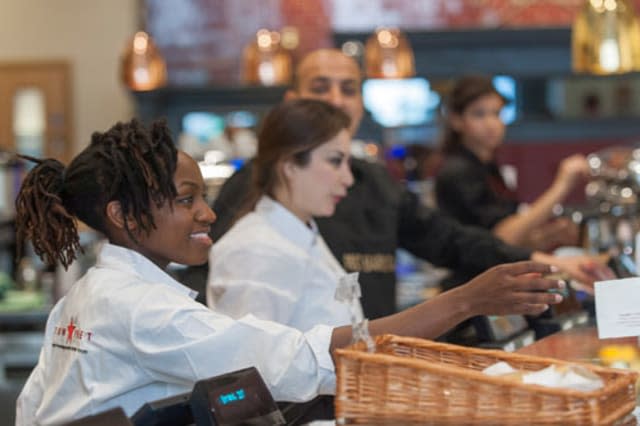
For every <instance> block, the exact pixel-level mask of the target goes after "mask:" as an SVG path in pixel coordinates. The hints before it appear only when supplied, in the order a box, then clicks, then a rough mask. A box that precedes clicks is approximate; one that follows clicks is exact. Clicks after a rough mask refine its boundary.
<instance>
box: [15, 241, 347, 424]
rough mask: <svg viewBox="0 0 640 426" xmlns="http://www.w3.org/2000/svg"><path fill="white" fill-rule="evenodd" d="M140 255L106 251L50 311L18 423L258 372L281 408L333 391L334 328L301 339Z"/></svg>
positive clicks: (134, 403) (127, 403)
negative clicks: (201, 298) (226, 311)
mask: <svg viewBox="0 0 640 426" xmlns="http://www.w3.org/2000/svg"><path fill="white" fill-rule="evenodd" d="M190 293H193V292H192V291H191V290H189V289H188V288H186V287H184V286H182V285H181V284H179V283H178V282H176V281H174V280H173V279H172V278H171V277H170V276H169V275H167V274H166V273H165V272H164V271H162V270H161V269H160V268H158V267H157V266H156V265H155V264H153V263H152V262H151V261H149V260H148V259H147V258H145V257H144V256H142V255H140V254H139V253H137V252H135V251H131V250H128V249H125V248H122V247H118V246H114V245H110V244H105V245H104V247H103V248H102V249H101V251H100V254H99V256H98V259H97V263H96V266H95V267H93V268H91V269H90V270H89V271H88V272H87V274H86V275H85V276H84V277H82V278H81V279H80V280H79V281H78V282H76V283H75V284H74V285H73V286H72V287H71V289H70V290H69V292H68V294H67V295H66V296H65V297H64V298H63V299H61V300H60V301H59V302H58V303H57V304H56V306H55V307H54V308H53V310H52V312H51V314H50V315H49V319H48V320H47V326H46V331H45V339H44V345H43V348H42V351H41V353H40V359H39V361H38V365H37V366H36V367H35V369H34V370H33V371H32V373H31V376H30V377H29V379H28V381H27V383H26V384H25V387H24V389H23V390H22V392H21V394H20V396H19V398H18V403H17V415H16V417H17V419H16V425H18V426H20V425H29V426H32V425H38V424H51V423H60V422H63V421H67V420H70V419H73V418H78V417H83V416H86V415H90V414H95V413H98V412H101V411H104V410H107V409H110V408H113V407H116V406H121V407H122V408H123V409H124V410H125V412H126V413H127V415H132V414H133V413H134V412H135V411H136V410H137V409H138V408H139V407H140V406H141V405H142V404H144V403H145V402H147V401H154V400H157V399H161V398H165V397H169V396H172V395H176V394H179V393H184V392H188V391H190V390H191V389H192V388H193V385H194V383H195V382H196V381H197V380H200V379H203V378H207V377H212V376H216V375H219V374H222V373H226V372H230V371H235V370H238V369H241V368H246V367H249V366H255V367H256V368H257V369H258V370H259V371H260V374H261V375H262V377H263V378H264V380H265V382H266V383H267V385H268V387H269V389H270V390H271V392H272V393H273V396H274V398H275V399H277V400H290V401H305V400H309V399H311V398H313V397H314V396H316V395H317V394H329V393H332V392H333V391H334V389H335V376H334V371H333V363H332V360H331V356H330V354H329V344H330V339H331V332H332V329H331V328H330V327H328V326H318V327H316V328H314V329H312V330H310V331H309V332H307V333H304V334H303V333H300V332H299V331H298V330H294V329H292V328H289V327H284V326H282V325H280V324H277V323H272V322H268V321H262V320H258V319H256V318H254V317H252V316H246V317H243V318H241V319H239V320H233V319H231V318H229V317H227V316H225V315H222V314H219V313H216V312H213V311H211V310H210V309H208V308H206V307H205V306H203V305H201V304H199V303H197V302H195V301H194V300H193V298H192V297H193V296H194V295H193V294H190Z"/></svg>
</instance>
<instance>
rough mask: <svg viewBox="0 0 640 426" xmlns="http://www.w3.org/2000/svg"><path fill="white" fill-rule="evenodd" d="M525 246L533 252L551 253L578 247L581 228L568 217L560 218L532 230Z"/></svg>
mask: <svg viewBox="0 0 640 426" xmlns="http://www.w3.org/2000/svg"><path fill="white" fill-rule="evenodd" d="M527 237H528V238H527V241H526V242H525V243H524V244H523V245H524V246H525V247H529V248H531V249H533V250H540V251H544V252H549V251H551V250H553V249H555V248H557V247H562V246H572V247H574V246H577V245H578V243H579V238H580V228H579V227H578V225H576V224H575V223H573V221H572V220H571V219H569V218H567V217H559V218H555V219H552V220H550V221H548V222H546V223H543V224H542V225H540V226H539V227H538V228H536V229H534V230H532V231H531V232H530V233H529V235H528V236H527Z"/></svg>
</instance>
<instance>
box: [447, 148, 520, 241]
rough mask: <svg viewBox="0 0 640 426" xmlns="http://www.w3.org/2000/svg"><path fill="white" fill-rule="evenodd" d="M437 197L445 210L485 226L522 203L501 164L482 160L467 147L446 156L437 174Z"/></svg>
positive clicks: (464, 219)
mask: <svg viewBox="0 0 640 426" xmlns="http://www.w3.org/2000/svg"><path fill="white" fill-rule="evenodd" d="M436 199H437V202H438V207H439V208H440V209H441V210H442V212H443V213H446V214H448V215H449V216H451V217H453V218H456V219H457V220H458V221H460V222H461V223H463V224H465V225H474V226H480V227H482V228H486V229H493V227H494V226H495V225H496V224H497V223H498V222H500V221H501V220H503V219H504V218H506V217H508V216H511V215H513V214H515V213H516V212H517V210H518V204H519V203H518V200H517V198H516V194H515V192H513V191H511V190H510V189H508V188H507V186H506V185H505V182H504V179H503V178H502V175H501V174H500V171H499V170H498V166H497V165H496V164H495V163H494V162H491V163H483V162H482V161H480V159H479V158H478V157H477V156H476V155H475V154H473V153H472V152H471V151H469V150H468V149H466V148H464V147H458V148H457V149H456V150H455V151H454V152H452V153H448V154H447V155H446V156H445V160H444V163H443V165H442V167H441V169H440V171H439V172H438V175H437V176H436Z"/></svg>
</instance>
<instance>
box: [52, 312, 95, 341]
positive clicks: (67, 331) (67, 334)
mask: <svg viewBox="0 0 640 426" xmlns="http://www.w3.org/2000/svg"><path fill="white" fill-rule="evenodd" d="M53 334H54V336H63V337H64V338H65V340H66V342H67V343H72V342H79V341H82V340H86V341H91V337H92V336H93V332H91V331H88V330H83V329H82V328H80V327H78V321H77V319H76V318H74V317H71V319H69V322H68V323H67V324H65V325H62V326H58V327H56V328H55V329H54V330H53Z"/></svg>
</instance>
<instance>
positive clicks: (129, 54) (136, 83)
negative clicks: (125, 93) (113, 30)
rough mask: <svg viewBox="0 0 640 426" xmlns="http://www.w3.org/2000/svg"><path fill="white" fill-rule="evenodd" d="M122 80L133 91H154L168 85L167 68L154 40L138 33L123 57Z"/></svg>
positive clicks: (144, 33)
mask: <svg viewBox="0 0 640 426" xmlns="http://www.w3.org/2000/svg"><path fill="white" fill-rule="evenodd" d="M121 71H122V80H123V81H124V83H125V84H126V85H127V86H128V87H129V88H131V89H132V90H138V91H142V90H153V89H157V88H159V87H162V86H164V85H165V84H166V83H167V66H166V64H165V61H164V58H162V55H160V51H159V50H158V48H157V47H156V45H155V43H154V42H153V39H152V38H151V37H150V36H149V34H147V33H146V32H144V31H139V32H137V33H136V34H135V35H134V36H133V38H132V39H131V40H130V41H129V42H128V43H127V45H126V48H125V51H124V54H123V55H122V66H121Z"/></svg>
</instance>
